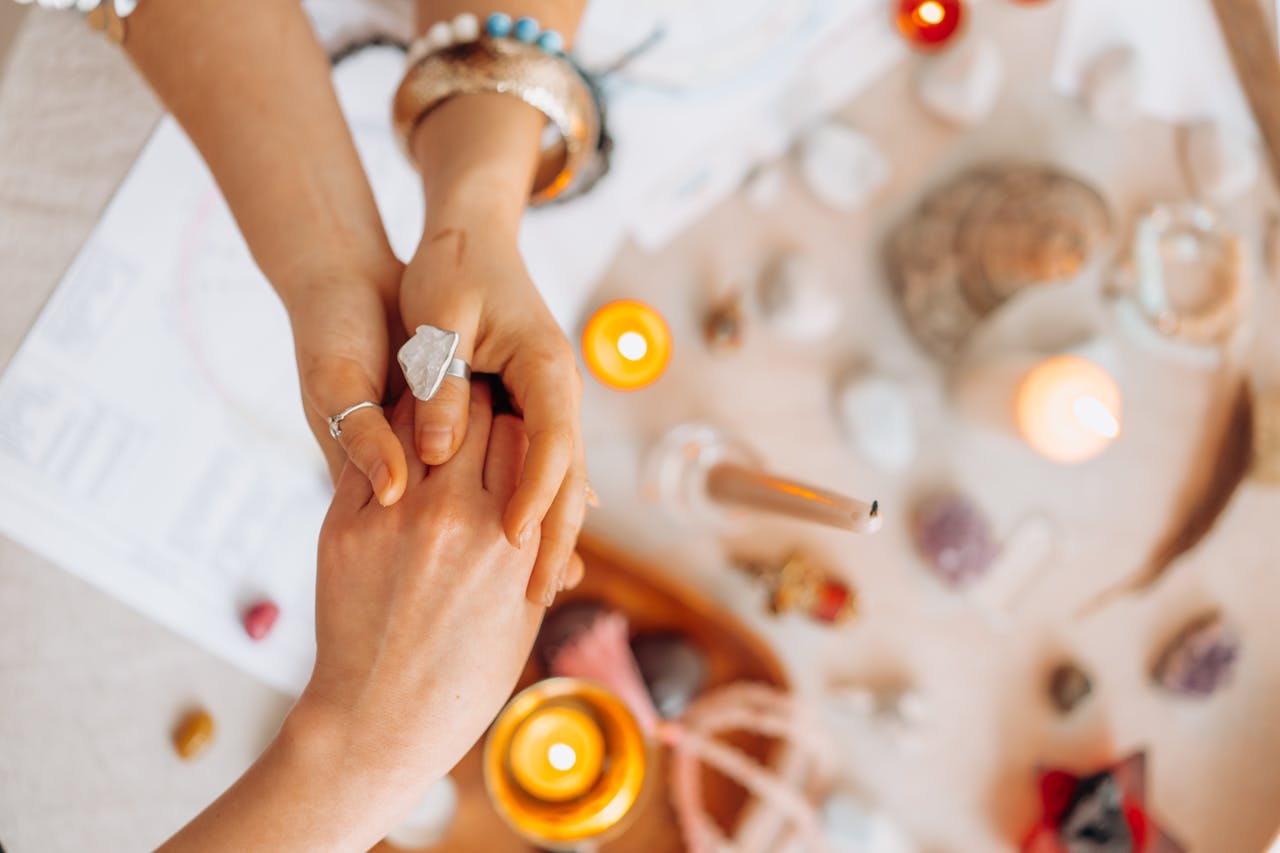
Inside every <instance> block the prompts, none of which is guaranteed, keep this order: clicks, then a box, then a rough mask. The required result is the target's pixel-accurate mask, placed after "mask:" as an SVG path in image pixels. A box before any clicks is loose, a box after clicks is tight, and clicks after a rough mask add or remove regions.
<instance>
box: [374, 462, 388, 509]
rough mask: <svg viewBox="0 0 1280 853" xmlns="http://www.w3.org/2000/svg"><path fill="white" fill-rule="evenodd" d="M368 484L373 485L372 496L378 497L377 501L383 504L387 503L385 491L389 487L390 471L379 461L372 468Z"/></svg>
mask: <svg viewBox="0 0 1280 853" xmlns="http://www.w3.org/2000/svg"><path fill="white" fill-rule="evenodd" d="M369 482H370V484H372V485H373V496H374V497H376V498H377V499H378V503H380V504H382V505H383V506H386V505H387V497H388V495H387V492H388V490H390V488H391V471H389V470H388V469H387V466H386V465H385V464H383V463H381V462H379V463H378V465H377V467H375V468H374V469H373V476H371V477H370V478H369Z"/></svg>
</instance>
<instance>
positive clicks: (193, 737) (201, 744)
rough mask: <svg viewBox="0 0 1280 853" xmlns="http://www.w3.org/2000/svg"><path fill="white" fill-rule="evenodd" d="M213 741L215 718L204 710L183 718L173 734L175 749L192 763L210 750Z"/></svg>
mask: <svg viewBox="0 0 1280 853" xmlns="http://www.w3.org/2000/svg"><path fill="white" fill-rule="evenodd" d="M212 740H213V717H211V716H209V712H208V711H205V710H204V709H203V708H200V709H197V710H195V711H192V712H190V713H189V714H187V715H186V716H185V717H183V718H182V722H180V723H179V724H178V728H177V729H175V730H174V733H173V748H174V749H176V750H177V751H178V755H179V756H181V757H182V758H183V759H184V760H186V761H190V760H191V759H193V758H196V757H198V756H199V755H200V753H202V752H204V751H205V749H207V748H208V746H209V743H210V742H211V741H212Z"/></svg>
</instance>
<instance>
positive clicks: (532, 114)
mask: <svg viewBox="0 0 1280 853" xmlns="http://www.w3.org/2000/svg"><path fill="white" fill-rule="evenodd" d="M585 7H586V0H510V2H507V3H505V4H504V5H502V7H501V11H503V12H504V13H506V14H508V15H510V16H511V17H513V18H518V17H521V16H528V17H531V18H534V19H536V20H537V21H538V22H539V23H540V24H541V25H542V27H543V28H544V29H553V30H557V31H559V32H560V34H561V35H563V36H564V38H565V42H566V44H567V43H571V42H572V40H573V34H574V32H575V31H576V30H577V28H578V23H579V22H580V21H581V19H582V13H583V10H584V8H585ZM494 8H495V7H494V6H493V5H492V4H491V3H489V4H485V3H479V2H477V0H418V4H417V29H418V31H419V32H424V31H425V30H426V29H427V28H428V27H430V26H431V25H432V24H434V23H436V22H437V21H445V20H450V19H452V18H453V17H455V16H457V15H459V14H462V13H464V12H470V13H472V14H474V15H476V16H477V17H479V18H480V19H481V21H482V22H483V20H484V17H485V15H486V14H487V13H488V12H491V11H493V10H494ZM544 124H545V120H544V118H543V116H542V114H541V113H539V112H538V111H537V110H535V109H534V108H533V107H531V106H529V105H527V104H525V103H523V102H522V101H520V100H519V99H518V98H513V97H510V96H508V95H470V96H464V97H459V98H455V99H453V100H451V101H449V102H448V103H445V104H444V105H442V106H441V107H439V108H438V109H436V110H434V111H432V113H431V114H430V115H428V116H427V117H426V119H425V120H424V121H423V122H422V123H421V124H420V125H419V126H418V129H417V131H416V133H415V134H414V138H413V140H412V146H413V152H414V156H415V159H416V161H417V163H418V164H419V165H420V168H421V171H422V178H423V184H424V187H425V191H426V196H427V211H428V219H429V221H428V226H429V227H432V226H436V227H438V223H441V222H442V221H445V224H446V225H447V224H448V222H447V221H451V220H458V219H461V220H475V221H489V222H496V223H499V224H500V225H502V226H510V229H509V230H512V231H514V223H515V222H516V221H518V219H519V216H520V214H521V213H522V212H523V210H524V207H525V202H526V201H527V200H528V196H529V190H530V185H531V183H532V181H533V172H534V169H535V167H536V166H537V159H538V149H539V138H540V135H541V133H542V128H543V125H544Z"/></svg>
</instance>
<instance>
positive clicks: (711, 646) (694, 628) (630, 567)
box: [374, 538, 789, 853]
mask: <svg viewBox="0 0 1280 853" xmlns="http://www.w3.org/2000/svg"><path fill="white" fill-rule="evenodd" d="M578 552H579V553H580V554H581V555H582V558H583V559H584V560H585V561H586V564H587V574H586V577H585V579H584V580H583V581H582V584H581V585H580V586H579V587H578V589H576V590H573V591H572V592H568V593H564V594H563V595H562V596H561V597H560V599H559V600H558V601H557V603H556V606H557V607H559V606H563V605H564V604H567V603H569V602H573V601H583V600H594V601H599V602H601V603H602V604H604V605H606V606H608V607H611V608H613V609H616V610H620V611H622V612H623V613H625V614H626V616H627V619H628V621H629V622H630V624H631V632H632V634H633V635H635V634H647V633H650V632H659V631H678V632H680V633H683V634H684V635H685V636H687V637H689V638H690V639H691V640H692V641H693V642H694V643H696V644H697V645H698V646H699V647H700V648H701V649H702V651H703V652H704V653H705V654H706V656H707V663H708V665H709V679H708V686H709V687H716V686H719V685H723V684H729V683H731V682H735V681H755V682H759V683H764V684H771V685H774V686H776V687H781V688H784V689H785V688H787V687H788V686H789V683H788V679H787V676H786V673H785V671H784V670H783V667H782V664H781V663H780V662H779V661H778V659H777V658H776V657H775V656H774V654H773V652H772V651H771V650H770V649H769V647H768V645H767V644H766V643H765V642H764V640H763V639H761V638H760V637H758V636H756V635H755V634H754V633H752V632H751V630H750V629H749V628H748V627H747V626H746V625H744V624H742V623H741V622H740V621H738V619H737V618H736V617H734V616H733V615H732V614H730V613H728V612H727V611H725V610H724V609H723V608H721V607H720V606H718V605H716V604H715V603H713V602H711V601H709V600H708V599H707V598H706V597H704V596H703V595H702V594H701V593H699V592H697V591H695V590H692V589H690V588H689V587H686V586H684V585H683V584H681V583H680V582H679V581H676V580H674V579H673V578H671V577H670V576H669V575H668V574H667V573H666V572H664V571H662V570H659V569H657V568H654V567H650V566H643V565H640V564H638V563H636V562H634V561H631V560H629V559H628V558H626V557H624V556H623V555H621V554H619V553H617V552H615V551H613V550H611V549H609V548H607V547H606V546H603V545H601V544H600V543H598V542H594V541H590V540H587V539H585V538H584V539H583V540H582V542H580V543H579V547H578ZM546 675H547V673H546V672H544V671H543V669H542V666H541V664H540V663H538V661H537V660H536V659H531V660H530V661H529V664H528V665H527V666H526V667H525V671H524V675H523V676H522V677H521V679H520V684H519V687H517V690H518V689H520V688H523V687H525V686H527V685H528V684H531V683H532V682H534V681H537V680H539V679H541V678H545V677H546ZM729 740H730V742H731V743H733V744H734V745H736V746H737V747H738V748H740V749H742V750H744V751H745V752H747V753H748V754H750V755H752V756H753V757H755V758H756V759H757V760H759V761H762V762H765V763H768V762H770V761H771V760H772V759H773V757H774V756H773V753H774V751H775V748H776V742H775V741H773V740H770V739H768V738H762V737H758V736H747V735H742V736H738V737H736V738H730V739H729ZM483 751H484V743H483V741H481V742H480V743H477V744H476V745H475V746H474V747H472V749H471V751H470V752H468V753H467V755H466V757H464V758H463V759H462V761H461V762H460V763H459V764H458V766H457V767H456V768H454V771H453V773H452V776H453V780H454V782H455V783H456V784H457V786H458V812H457V815H456V817H455V819H454V822H453V825H452V826H451V827H450V830H449V833H448V835H446V836H445V838H444V839H442V840H441V841H440V842H439V843H438V844H436V845H435V846H433V847H429V848H420V849H424V850H448V851H449V853H507V851H510V853H534V851H536V849H537V848H535V847H533V846H531V845H530V844H529V843H528V842H527V841H524V840H523V839H521V838H520V837H519V836H517V835H516V834H515V833H514V832H512V831H511V829H510V828H508V827H507V825H506V824H505V823H504V822H503V820H502V818H501V817H499V816H498V814H497V812H495V811H494V810H493V807H492V806H491V805H490V804H489V798H488V796H487V795H486V794H485V789H484V776H483V773H482V770H481V754H482V753H483ZM703 786H704V799H705V805H706V808H707V810H708V812H709V813H710V814H711V815H713V816H714V817H715V819H716V821H717V822H718V823H719V824H720V825H721V827H723V828H724V829H725V831H731V830H732V829H733V827H734V826H735V825H736V824H737V822H738V820H739V818H740V817H741V816H742V811H743V808H744V806H745V805H746V802H747V794H746V792H745V791H744V790H743V789H742V788H740V787H739V786H738V785H737V784H735V783H733V782H731V781H729V780H728V779H725V778H724V777H723V776H720V775H719V774H716V773H713V772H711V771H706V770H704V772H703ZM666 789H667V768H666V756H665V755H663V756H661V757H660V759H659V761H658V763H657V766H655V768H654V776H653V777H651V779H650V782H649V788H648V794H647V796H646V797H645V798H644V799H642V801H641V803H640V805H639V806H637V808H638V810H639V811H638V812H637V814H636V815H635V817H634V819H633V820H632V822H631V823H630V825H629V826H628V827H627V829H626V831H625V832H624V833H623V834H622V835H621V836H619V837H618V838H617V839H615V840H613V841H611V842H610V843H608V844H606V845H604V847H603V848H602V849H603V850H604V851H605V853H666V851H672V853H674V852H675V851H680V850H683V849H684V844H683V842H682V840H681V837H680V830H679V828H678V827H677V825H676V818H675V813H674V812H673V811H672V809H671V805H670V804H669V802H668V800H667V796H666ZM374 849H375V850H377V851H382V853H393V851H396V850H400V849H401V848H398V847H392V846H391V845H389V844H387V843H385V842H384V843H382V844H379V845H378V846H377V847H375V848H374Z"/></svg>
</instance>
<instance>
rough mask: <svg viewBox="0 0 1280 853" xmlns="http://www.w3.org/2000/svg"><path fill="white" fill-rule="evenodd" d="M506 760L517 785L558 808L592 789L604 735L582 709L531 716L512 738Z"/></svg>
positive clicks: (552, 708)
mask: <svg viewBox="0 0 1280 853" xmlns="http://www.w3.org/2000/svg"><path fill="white" fill-rule="evenodd" d="M507 760H508V761H509V762H510V766H511V776H512V777H513V778H514V779H515V781H516V784H518V785H519V786H520V787H521V788H523V789H524V790H525V791H527V792H528V793H529V794H530V795H532V796H534V797H537V798H538V799H539V800H545V801H547V802H552V803H559V802H564V801H566V800H572V799H575V798H577V797H580V796H582V795H583V794H585V793H586V792H587V791H589V790H591V788H592V786H593V785H595V783H596V780H597V779H599V778H600V771H601V769H602V768H603V766H604V736H603V735H602V734H601V732H600V727H599V726H598V725H596V722H595V720H593V719H592V718H591V715H590V714H588V713H586V712H585V711H583V710H581V709H580V708H576V707H572V706H567V705H551V706H549V707H546V708H542V709H540V710H538V711H535V712H533V713H532V714H530V715H529V716H528V717H527V718H526V719H525V721H524V722H523V723H521V724H520V728H518V729H517V730H516V731H515V733H514V734H513V735H512V736H511V747H510V751H509V753H508V757H507Z"/></svg>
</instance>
